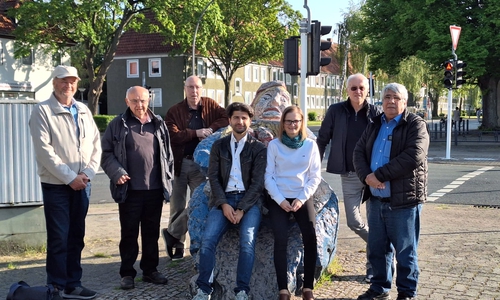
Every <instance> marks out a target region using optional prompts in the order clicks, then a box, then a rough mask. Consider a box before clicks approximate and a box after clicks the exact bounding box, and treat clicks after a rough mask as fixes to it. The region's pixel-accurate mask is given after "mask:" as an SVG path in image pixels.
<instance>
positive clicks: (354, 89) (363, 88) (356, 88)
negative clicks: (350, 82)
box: [350, 86, 365, 92]
mask: <svg viewBox="0 0 500 300" xmlns="http://www.w3.org/2000/svg"><path fill="white" fill-rule="evenodd" d="M358 89H359V90H360V91H364V90H365V87H364V86H351V87H350V90H351V91H353V92H355V91H356V90H358Z"/></svg>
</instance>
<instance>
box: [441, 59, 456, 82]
mask: <svg viewBox="0 0 500 300" xmlns="http://www.w3.org/2000/svg"><path fill="white" fill-rule="evenodd" d="M443 65H444V80H443V83H444V87H445V88H447V89H452V88H453V80H454V79H455V66H454V61H453V59H450V60H447V61H445V62H444V64H443Z"/></svg>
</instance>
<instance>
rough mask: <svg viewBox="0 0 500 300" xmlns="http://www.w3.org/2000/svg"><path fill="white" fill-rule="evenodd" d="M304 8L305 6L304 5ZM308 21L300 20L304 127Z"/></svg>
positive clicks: (301, 104) (301, 99)
mask: <svg viewBox="0 0 500 300" xmlns="http://www.w3.org/2000/svg"><path fill="white" fill-rule="evenodd" d="M304 6H306V5H304ZM309 24H310V18H309V19H305V18H304V19H302V21H301V22H300V108H301V109H302V112H303V113H304V120H303V121H302V122H304V126H307V119H308V117H307V103H306V95H307V86H306V78H307V57H308V56H307V33H308V32H309Z"/></svg>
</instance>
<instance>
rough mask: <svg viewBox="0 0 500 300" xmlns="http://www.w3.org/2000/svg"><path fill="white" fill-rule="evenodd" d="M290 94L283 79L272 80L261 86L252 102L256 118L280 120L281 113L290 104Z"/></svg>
mask: <svg viewBox="0 0 500 300" xmlns="http://www.w3.org/2000/svg"><path fill="white" fill-rule="evenodd" d="M290 105H291V102H290V94H289V93H288V91H287V90H286V86H285V84H284V83H283V82H281V81H271V82H267V83H264V84H263V85H261V86H260V88H259V90H258V91H257V94H256V95H255V99H254V100H253V102H252V107H253V109H254V112H255V114H254V117H253V118H254V120H272V121H279V120H280V118H281V113H282V112H283V110H285V108H286V107H288V106H290Z"/></svg>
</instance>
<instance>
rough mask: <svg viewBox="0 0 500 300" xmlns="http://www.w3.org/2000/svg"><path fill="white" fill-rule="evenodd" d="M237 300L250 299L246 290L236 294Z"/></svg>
mask: <svg viewBox="0 0 500 300" xmlns="http://www.w3.org/2000/svg"><path fill="white" fill-rule="evenodd" d="M236 300H248V295H247V293H245V291H240V292H239V293H238V294H236Z"/></svg>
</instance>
